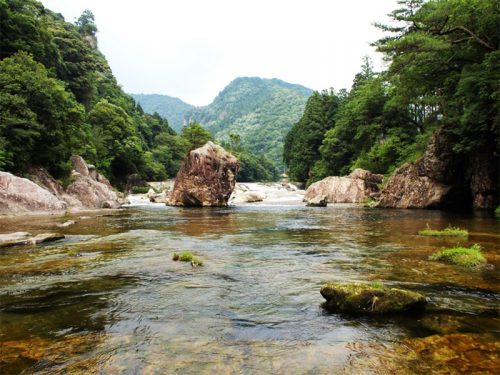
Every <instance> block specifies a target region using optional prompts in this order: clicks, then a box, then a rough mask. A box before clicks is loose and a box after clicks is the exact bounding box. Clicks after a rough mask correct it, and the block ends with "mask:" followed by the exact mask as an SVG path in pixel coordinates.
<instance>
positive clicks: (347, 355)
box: [0, 202, 500, 374]
mask: <svg viewBox="0 0 500 375" xmlns="http://www.w3.org/2000/svg"><path fill="white" fill-rule="evenodd" d="M67 219H74V220H76V221H77V223H76V224H74V225H72V226H69V227H67V228H57V227H56V224H57V223H61V222H63V221H65V220H67ZM0 224H1V232H14V231H20V230H23V231H30V232H32V233H39V232H48V231H57V232H61V233H63V234H65V235H66V238H65V239H64V240H60V241H57V242H54V243H50V244H47V245H38V246H36V247H33V246H24V247H11V248H5V249H0V348H1V349H0V351H1V353H0V373H2V374H10V373H13V374H15V373H23V372H24V373H33V372H39V373H106V374H107V373H112V374H115V373H126V374H150V373H152V374H156V373H158V374H163V373H166V374H170V373H178V374H205V373H206V374H226V373H227V374H323V373H324V374H331V373H333V374H336V373H339V374H344V373H345V374H354V373H355V374H357V373H359V374H365V373H368V374H369V373H381V374H385V373H394V374H400V373H432V372H435V373H443V374H444V373H450V372H452V373H453V372H454V373H460V372H464V373H470V372H474V371H485V373H488V372H491V373H494V370H495V369H498V366H499V365H500V362H499V361H498V356H499V351H500V344H499V338H500V318H499V301H500V299H499V296H500V283H499V281H500V277H499V266H500V233H499V232H500V220H498V219H497V218H494V217H491V216H487V215H483V216H477V215H476V216H473V215H472V214H457V213H445V212H442V211H424V210H381V209H366V208H362V207H356V206H351V205H331V206H329V207H327V208H307V207H303V206H302V205H301V204H300V203H298V202H296V203H295V204H292V203H288V204H260V205H259V204H256V205H242V206H239V207H229V208H225V209H182V208H174V207H166V206H164V205H144V206H132V207H129V208H126V209H124V210H120V211H116V212H113V213H111V214H107V215H104V216H103V215H97V214H89V216H87V217H82V215H81V214H80V215H76V216H71V217H70V216H68V217H64V218H55V217H31V218H11V219H6V218H5V219H0ZM427 224H428V225H429V226H431V227H433V228H444V227H446V226H448V224H452V225H453V226H460V227H464V228H467V229H468V230H469V232H470V235H469V238H468V239H460V238H453V239H443V238H427V237H422V236H419V235H417V232H418V231H419V230H420V229H423V228H425V227H426V225H427ZM457 243H462V244H467V245H469V244H474V243H479V244H481V245H482V247H483V249H484V254H485V256H486V257H487V259H488V265H487V266H486V267H483V268H480V269H473V270H467V269H462V268H460V267H457V266H452V265H446V264H442V263H437V262H432V261H429V260H427V257H428V256H429V255H430V254H432V253H433V252H434V251H436V250H438V249H439V248H441V247H443V246H452V245H456V244H457ZM179 251H191V252H193V253H194V254H195V255H197V256H198V257H199V258H201V259H203V261H204V266H203V267H196V268H193V267H192V266H191V265H190V264H189V263H185V262H174V261H173V260H172V254H173V253H174V252H179ZM327 281H342V282H366V283H371V282H382V283H383V284H385V285H389V286H395V287H401V288H406V289H410V290H415V291H419V292H421V293H423V294H425V296H426V297H427V298H428V300H429V304H428V309H427V312H426V313H425V314H423V315H420V316H412V317H406V318H403V317H398V316H389V317H379V318H368V317H363V316H351V315H339V314H332V313H328V312H326V311H325V310H323V309H322V307H321V303H322V302H323V298H322V297H321V295H320V293H319V290H320V287H321V285H322V284H323V283H325V282H327ZM436 353H438V354H439V355H437V354H436Z"/></svg>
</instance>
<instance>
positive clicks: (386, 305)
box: [320, 282, 426, 314]
mask: <svg viewBox="0 0 500 375" xmlns="http://www.w3.org/2000/svg"><path fill="white" fill-rule="evenodd" d="M320 293H321V295H322V296H323V297H324V298H325V299H326V302H325V303H324V304H323V307H324V308H326V309H328V310H330V311H332V312H351V313H366V314H385V313H404V312H412V311H415V312H416V311H421V310H422V308H423V307H424V306H425V304H426V299H425V297H424V296H422V295H421V294H419V293H415V292H412V291H408V290H402V289H396V288H387V287H384V286H383V285H382V283H380V282H375V283H372V284H370V285H366V284H334V283H333V284H326V285H324V286H323V287H322V288H321V290H320Z"/></svg>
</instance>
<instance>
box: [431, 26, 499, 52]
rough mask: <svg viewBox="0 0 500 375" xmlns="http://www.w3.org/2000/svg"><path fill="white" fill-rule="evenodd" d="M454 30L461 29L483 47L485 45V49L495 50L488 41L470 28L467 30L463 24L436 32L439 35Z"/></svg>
mask: <svg viewBox="0 0 500 375" xmlns="http://www.w3.org/2000/svg"><path fill="white" fill-rule="evenodd" d="M455 31H463V32H465V33H467V34H469V35H470V37H471V38H472V39H475V40H476V42H478V43H479V44H481V45H482V46H483V47H486V48H487V49H489V50H491V51H495V50H496V48H495V47H493V46H492V45H490V44H489V43H487V42H485V41H484V40H483V39H481V38H480V37H479V36H477V35H476V34H474V33H473V32H472V31H471V30H469V29H468V28H466V27H465V26H457V27H452V28H451V29H449V30H447V31H441V32H439V33H438V34H439V35H447V34H451V33H454V32H455Z"/></svg>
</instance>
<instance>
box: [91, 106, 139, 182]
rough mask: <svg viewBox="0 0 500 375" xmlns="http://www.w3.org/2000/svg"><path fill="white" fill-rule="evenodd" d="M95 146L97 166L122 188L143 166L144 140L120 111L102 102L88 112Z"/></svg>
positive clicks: (127, 117)
mask: <svg viewBox="0 0 500 375" xmlns="http://www.w3.org/2000/svg"><path fill="white" fill-rule="evenodd" d="M88 121H89V123H90V124H91V125H92V133H93V137H92V138H93V140H94V145H95V157H94V163H95V164H96V165H97V166H98V167H99V168H100V169H102V170H103V171H104V173H105V174H106V175H107V176H110V177H111V179H112V180H113V181H115V182H116V183H118V184H120V183H122V182H123V181H124V180H125V178H126V176H127V175H129V174H132V173H137V172H139V170H140V169H141V167H142V166H143V165H144V159H143V157H142V153H143V149H142V147H141V139H140V137H139V135H138V133H137V130H136V128H135V127H134V124H133V122H132V119H131V117H130V116H129V115H128V114H127V113H126V112H125V111H124V110H123V109H122V108H121V107H118V106H116V105H114V104H111V103H109V102H108V101H107V100H106V99H102V100H101V101H100V102H99V103H97V104H96V105H95V106H94V108H92V110H91V111H90V112H89V115H88Z"/></svg>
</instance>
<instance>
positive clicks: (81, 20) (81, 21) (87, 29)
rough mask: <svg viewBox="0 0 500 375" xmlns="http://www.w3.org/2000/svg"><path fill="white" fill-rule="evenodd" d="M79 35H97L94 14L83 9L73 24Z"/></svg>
mask: <svg viewBox="0 0 500 375" xmlns="http://www.w3.org/2000/svg"><path fill="white" fill-rule="evenodd" d="M75 25H76V26H77V28H78V31H79V32H80V34H84V35H95V34H96V33H97V31H98V30H97V26H96V24H95V18H94V13H92V12H91V11H90V10H89V9H85V10H84V11H83V13H82V14H81V15H80V17H78V19H77V20H76V22H75Z"/></svg>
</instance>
